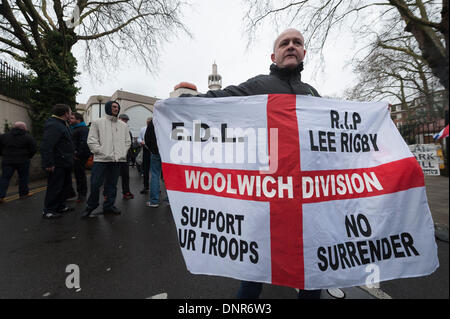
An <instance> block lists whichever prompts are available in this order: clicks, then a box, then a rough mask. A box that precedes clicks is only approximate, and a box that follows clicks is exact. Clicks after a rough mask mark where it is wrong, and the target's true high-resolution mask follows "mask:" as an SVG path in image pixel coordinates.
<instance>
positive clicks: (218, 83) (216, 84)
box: [208, 61, 222, 90]
mask: <svg viewBox="0 0 450 319" xmlns="http://www.w3.org/2000/svg"><path fill="white" fill-rule="evenodd" d="M208 88H209V89H210V90H220V89H221V88H222V76H220V75H219V74H217V64H216V61H214V64H213V65H212V74H210V75H209V76H208Z"/></svg>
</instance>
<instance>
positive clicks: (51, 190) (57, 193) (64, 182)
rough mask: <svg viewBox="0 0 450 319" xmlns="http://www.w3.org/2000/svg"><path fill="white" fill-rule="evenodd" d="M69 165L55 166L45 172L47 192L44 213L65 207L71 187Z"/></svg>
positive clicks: (56, 211) (54, 211) (55, 211)
mask: <svg viewBox="0 0 450 319" xmlns="http://www.w3.org/2000/svg"><path fill="white" fill-rule="evenodd" d="M71 171H72V170H71V168H70V167H55V170H54V171H53V172H48V171H46V172H47V192H46V193H45V200H44V213H58V212H59V211H60V210H61V209H62V208H64V207H65V201H66V199H67V194H68V193H69V192H70V188H71V187H72V177H71Z"/></svg>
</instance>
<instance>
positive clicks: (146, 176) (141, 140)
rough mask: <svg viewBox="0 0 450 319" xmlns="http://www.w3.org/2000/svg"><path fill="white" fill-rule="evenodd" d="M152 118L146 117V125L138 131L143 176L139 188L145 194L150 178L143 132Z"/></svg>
mask: <svg viewBox="0 0 450 319" xmlns="http://www.w3.org/2000/svg"><path fill="white" fill-rule="evenodd" d="M151 120H152V118H151V117H149V118H147V126H144V127H142V128H141V130H140V132H139V137H138V142H139V144H141V146H142V165H141V168H142V175H143V176H144V188H143V189H142V190H141V192H140V193H141V194H147V193H148V190H149V178H150V165H151V164H150V150H149V149H148V147H147V145H146V144H145V132H146V131H147V128H148V125H149V123H150V121H151Z"/></svg>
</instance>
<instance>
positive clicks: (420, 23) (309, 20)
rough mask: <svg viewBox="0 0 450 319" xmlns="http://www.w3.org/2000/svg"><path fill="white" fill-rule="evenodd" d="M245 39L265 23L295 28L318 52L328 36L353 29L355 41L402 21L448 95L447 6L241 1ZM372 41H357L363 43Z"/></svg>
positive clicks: (353, 0)
mask: <svg viewBox="0 0 450 319" xmlns="http://www.w3.org/2000/svg"><path fill="white" fill-rule="evenodd" d="M244 1H245V2H246V3H247V4H248V11H247V13H246V25H247V34H249V37H250V41H251V40H252V37H253V36H254V35H255V34H257V31H258V29H259V28H260V27H261V25H262V24H263V22H265V21H266V20H267V22H270V23H271V24H272V25H274V26H276V27H286V26H297V27H299V28H301V29H302V30H303V32H304V33H305V35H307V37H306V41H307V43H309V44H310V49H311V44H313V45H315V47H313V49H317V50H318V51H319V52H321V50H322V49H323V47H324V45H325V42H326V41H327V39H328V36H329V34H330V32H331V31H332V30H336V29H339V28H342V27H348V28H351V30H352V31H354V34H355V36H358V35H359V36H361V32H360V31H361V30H376V29H377V28H378V27H380V26H382V25H384V24H385V23H386V21H387V20H390V19H396V20H401V21H402V23H403V28H404V31H405V34H406V33H407V34H410V35H412V36H413V39H414V41H415V43H416V45H417V46H418V47H419V48H420V55H421V56H422V58H423V60H424V61H425V62H426V63H427V65H428V66H429V67H430V69H431V70H432V72H433V74H434V75H435V76H436V77H437V78H438V79H439V80H440V82H441V83H442V85H443V86H444V87H445V89H446V90H447V91H448V71H449V69H448V57H449V51H448V50H449V49H448V42H449V39H448V36H449V35H448V6H449V4H448V0H442V1H440V2H439V1H422V0H384V1H383V0H379V1H375V0H345V1H344V0H326V1H322V0H300V1H286V0H278V1H277V0H244ZM374 40H376V39H373V38H369V37H367V36H366V35H363V37H358V41H360V42H361V43H368V42H369V43H370V42H371V41H372V42H373V41H374Z"/></svg>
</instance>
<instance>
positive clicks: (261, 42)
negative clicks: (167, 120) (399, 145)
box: [74, 0, 353, 103]
mask: <svg viewBox="0 0 450 319" xmlns="http://www.w3.org/2000/svg"><path fill="white" fill-rule="evenodd" d="M190 3H192V5H191V7H189V8H186V10H184V12H183V13H184V18H183V19H182V21H183V22H184V23H185V25H186V26H187V28H188V29H189V31H190V32H191V33H192V35H193V38H188V37H187V36H184V35H180V36H179V37H178V38H172V39H170V42H168V43H166V44H165V45H164V47H163V48H162V50H161V51H160V52H161V55H160V57H159V70H158V71H157V72H155V73H154V74H151V73H150V72H148V71H146V70H145V68H144V67H142V66H140V65H132V64H126V65H122V64H121V63H118V64H117V69H115V70H113V71H112V72H110V73H112V74H110V73H108V74H103V78H105V77H106V76H107V77H108V80H105V79H104V80H103V81H102V82H99V81H98V80H95V79H94V77H93V76H92V75H89V74H88V73H87V72H86V71H84V70H83V69H82V62H81V61H82V58H83V52H81V50H80V49H79V48H78V47H76V48H75V52H74V53H75V56H76V57H77V58H78V60H79V61H80V62H79V71H80V72H82V75H80V76H79V77H78V81H79V82H78V85H79V86H81V93H80V94H79V95H78V96H77V101H78V102H79V103H85V102H86V101H87V100H88V98H89V97H90V96H91V95H97V94H101V95H111V94H113V93H114V92H115V91H116V90H117V89H123V90H125V91H130V92H133V93H138V94H143V95H148V96H154V97H157V98H163V99H164V98H168V97H169V93H170V92H171V91H173V87H174V86H175V85H176V84H177V83H179V82H181V81H188V82H192V83H194V84H196V85H197V88H198V90H199V91H201V92H206V91H207V89H208V88H207V85H208V83H207V79H208V75H209V74H210V73H211V71H212V69H211V68H212V63H213V62H214V61H216V63H217V65H218V72H219V74H220V75H222V84H223V87H225V86H227V85H231V84H239V83H241V82H243V81H245V80H247V79H248V78H250V77H253V76H255V75H257V74H267V73H268V72H269V65H270V64H271V60H270V54H271V51H272V46H273V40H274V39H275V37H276V35H277V34H278V33H277V31H276V30H273V29H270V28H269V27H268V26H267V27H265V28H264V29H263V30H264V31H262V32H261V34H259V35H258V37H257V40H256V42H255V43H253V44H252V46H251V47H250V48H249V49H247V48H246V40H247V39H246V35H245V34H244V31H243V30H244V25H243V14H244V11H245V9H244V7H243V5H242V3H241V1H240V0H228V1H221V0H208V1H204V0H203V1H202V0H196V1H190ZM300 31H302V30H300ZM306 49H307V50H308V43H306ZM351 49H352V43H351V39H350V38H349V37H345V36H344V33H343V32H336V36H335V37H334V38H332V40H331V41H330V43H329V44H328V45H327V47H326V49H325V69H324V70H323V72H319V69H320V68H319V67H318V63H319V62H320V61H319V60H318V59H314V57H313V56H310V55H308V53H309V52H307V54H306V58H305V70H304V71H303V72H302V79H303V81H305V82H307V83H309V84H311V85H312V86H314V87H315V88H317V90H318V91H319V93H320V94H321V95H322V96H325V95H328V96H330V95H331V96H341V95H342V94H343V91H344V89H345V88H346V87H348V86H349V85H350V84H351V82H352V80H353V76H352V74H351V72H350V70H348V68H347V69H345V68H344V62H345V60H346V59H349V58H351V55H352V52H351Z"/></svg>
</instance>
